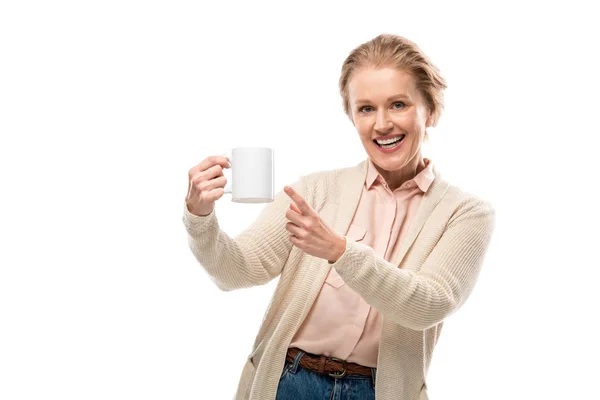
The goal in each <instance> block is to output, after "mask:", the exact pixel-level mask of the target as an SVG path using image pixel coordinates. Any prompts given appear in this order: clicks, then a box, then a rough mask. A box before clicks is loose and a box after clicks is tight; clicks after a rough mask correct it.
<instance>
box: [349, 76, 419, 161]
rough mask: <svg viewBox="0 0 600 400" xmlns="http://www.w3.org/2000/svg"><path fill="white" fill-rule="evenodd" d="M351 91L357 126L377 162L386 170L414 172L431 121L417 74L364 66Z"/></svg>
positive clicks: (350, 98) (350, 85)
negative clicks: (414, 77) (378, 141)
mask: <svg viewBox="0 0 600 400" xmlns="http://www.w3.org/2000/svg"><path fill="white" fill-rule="evenodd" d="M348 91H349V100H350V110H351V112H352V120H353V122H354V126H355V127H356V129H357V131H358V134H359V136H360V139H361V141H362V144H363V146H364V147H365V150H366V151H367V153H368V155H369V157H370V158H371V160H372V161H373V163H374V164H375V165H377V166H379V167H380V168H382V169H384V170H386V171H398V170H405V171H408V172H410V171H413V173H414V171H415V170H416V169H417V166H418V165H419V163H420V162H421V144H422V142H423V138H424V136H425V128H426V127H429V126H430V125H431V124H430V119H429V112H428V110H427V107H426V106H425V104H424V103H423V99H422V97H421V94H420V93H419V91H418V90H417V88H416V86H415V81H414V79H413V77H412V76H411V75H409V74H407V73H406V72H404V71H400V70H398V69H395V68H381V69H373V68H367V69H361V70H357V71H355V72H354V74H353V76H352V77H351V80H350V82H349V83H348ZM402 135H404V137H403V138H402V139H401V141H399V142H397V140H398V138H399V137H402ZM377 139H380V140H382V139H383V140H385V139H389V140H385V141H384V143H377V142H376V140H377ZM394 141H396V142H394ZM389 142H391V143H389Z"/></svg>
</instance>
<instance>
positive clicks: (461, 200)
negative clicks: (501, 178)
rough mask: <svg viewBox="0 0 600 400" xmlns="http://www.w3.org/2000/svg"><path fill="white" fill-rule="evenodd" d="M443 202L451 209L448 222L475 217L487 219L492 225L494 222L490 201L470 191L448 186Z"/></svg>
mask: <svg viewBox="0 0 600 400" xmlns="http://www.w3.org/2000/svg"><path fill="white" fill-rule="evenodd" d="M444 201H445V203H446V206H448V207H450V208H451V209H452V217H451V218H450V220H456V219H461V218H464V217H465V216H475V215H476V216H479V217H483V218H485V219H488V220H489V221H490V222H491V223H492V224H493V223H494V221H495V217H496V209H495V207H494V205H493V203H492V201H491V200H490V199H488V198H486V197H483V196H481V195H478V194H475V193H473V192H472V191H470V190H467V189H464V188H461V187H459V186H456V185H453V184H448V190H447V192H446V195H445V196H444Z"/></svg>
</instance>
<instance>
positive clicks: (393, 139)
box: [373, 134, 406, 147]
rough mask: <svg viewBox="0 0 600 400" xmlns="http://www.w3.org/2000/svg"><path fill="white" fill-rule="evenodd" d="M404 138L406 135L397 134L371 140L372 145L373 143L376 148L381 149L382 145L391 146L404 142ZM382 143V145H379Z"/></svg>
mask: <svg viewBox="0 0 600 400" xmlns="http://www.w3.org/2000/svg"><path fill="white" fill-rule="evenodd" d="M405 137H406V135H404V134H397V135H387V136H383V137H378V138H377V139H373V143H375V144H376V145H377V146H379V147H381V146H382V145H384V146H387V145H391V144H392V143H396V144H397V143H400V142H402V141H403V140H404V138H405ZM398 138H400V140H399V141H398V140H397V139H398ZM380 142H383V143H380Z"/></svg>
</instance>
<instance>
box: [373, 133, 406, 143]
mask: <svg viewBox="0 0 600 400" xmlns="http://www.w3.org/2000/svg"><path fill="white" fill-rule="evenodd" d="M403 137H404V135H400V136H397V137H395V138H391V139H385V140H379V139H375V141H376V142H377V143H379V144H390V143H396V142H398V141H400V140H401V139H402V138H403Z"/></svg>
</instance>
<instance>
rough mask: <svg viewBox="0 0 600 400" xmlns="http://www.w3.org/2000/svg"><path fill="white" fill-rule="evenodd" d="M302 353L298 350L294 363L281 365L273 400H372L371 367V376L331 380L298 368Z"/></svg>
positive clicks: (373, 387)
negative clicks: (274, 399) (281, 370)
mask: <svg viewBox="0 0 600 400" xmlns="http://www.w3.org/2000/svg"><path fill="white" fill-rule="evenodd" d="M303 354H304V352H302V351H300V352H298V354H297V355H296V358H295V359H294V362H289V361H286V362H285V367H284V368H283V372H282V373H281V377H280V378H279V386H278V388H277V397H276V400H375V375H376V371H377V369H376V368H371V371H372V372H373V374H372V376H364V375H346V376H344V377H343V378H333V377H331V376H329V375H327V374H319V373H318V372H314V371H311V370H308V369H305V368H303V367H301V366H300V365H299V363H300V358H301V357H302V355H303Z"/></svg>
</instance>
